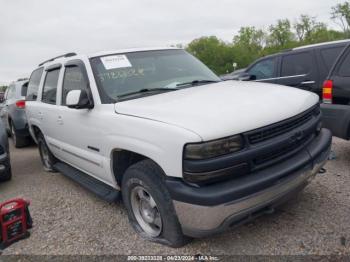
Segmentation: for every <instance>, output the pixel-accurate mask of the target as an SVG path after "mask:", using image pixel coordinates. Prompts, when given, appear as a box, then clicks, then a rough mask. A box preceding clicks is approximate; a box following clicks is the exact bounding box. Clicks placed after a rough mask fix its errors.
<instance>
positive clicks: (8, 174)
mask: <svg viewBox="0 0 350 262" xmlns="http://www.w3.org/2000/svg"><path fill="white" fill-rule="evenodd" d="M11 178H12V171H11V166H8V167H7V168H6V172H5V173H4V174H2V175H0V182H6V181H10V180H11Z"/></svg>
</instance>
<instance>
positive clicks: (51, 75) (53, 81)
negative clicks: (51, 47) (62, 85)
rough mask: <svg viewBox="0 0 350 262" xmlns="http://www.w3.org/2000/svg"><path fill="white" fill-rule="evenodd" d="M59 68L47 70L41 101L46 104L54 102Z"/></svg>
mask: <svg viewBox="0 0 350 262" xmlns="http://www.w3.org/2000/svg"><path fill="white" fill-rule="evenodd" d="M59 73H60V69H54V70H51V71H48V72H47V74H46V77H45V82H44V87H43V95H42V99H41V101H42V102H44V103H48V104H56V93H57V83H58V76H59Z"/></svg>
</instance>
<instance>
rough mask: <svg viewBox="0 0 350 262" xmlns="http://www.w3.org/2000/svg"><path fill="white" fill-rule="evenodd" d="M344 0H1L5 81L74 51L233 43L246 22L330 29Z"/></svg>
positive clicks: (1, 77) (0, 78)
mask: <svg viewBox="0 0 350 262" xmlns="http://www.w3.org/2000/svg"><path fill="white" fill-rule="evenodd" d="M339 2H340V0H283V1H282V0H281V1H278V0H264V1H261V0H244V1H242V0H240V1H237V0H99V1H97V0H69V1H68V0H0V85H1V84H6V83H8V82H11V81H13V80H16V79H17V78H20V77H29V76H30V73H31V71H32V70H34V69H35V68H36V66H37V65H38V64H39V63H40V62H42V61H43V60H47V59H49V58H52V57H54V56H57V55H60V54H64V53H67V52H76V53H91V52H97V51H102V50H116V49H119V48H133V47H148V46H153V47H154V46H156V47H160V46H169V45H173V44H178V43H181V44H188V43H189V42H191V41H192V40H193V39H195V38H199V37H201V36H210V35H215V36H217V37H219V38H221V39H223V40H225V41H231V40H232V38H233V36H234V34H236V33H237V32H238V30H239V28H240V27H241V26H256V27H258V28H265V29H266V28H268V26H269V25H270V24H273V23H275V22H276V21H277V19H280V18H289V19H291V21H295V20H296V19H297V18H298V17H299V15H300V14H308V15H311V16H315V17H317V19H318V20H319V21H322V22H325V23H327V24H328V25H329V26H330V27H335V28H336V25H335V24H333V23H332V22H331V21H330V10H331V7H332V6H334V5H335V4H337V3H339Z"/></svg>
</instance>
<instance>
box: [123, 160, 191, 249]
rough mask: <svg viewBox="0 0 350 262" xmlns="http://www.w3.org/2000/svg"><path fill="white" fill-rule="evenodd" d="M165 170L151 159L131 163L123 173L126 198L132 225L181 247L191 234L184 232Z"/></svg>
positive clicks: (148, 235)
mask: <svg viewBox="0 0 350 262" xmlns="http://www.w3.org/2000/svg"><path fill="white" fill-rule="evenodd" d="M163 176H164V174H163V171H162V170H161V168H160V167H159V166H158V165H156V164H155V163H154V162H153V161H151V160H143V161H140V162H138V163H136V164H134V165H132V166H131V167H129V168H128V169H127V170H126V172H125V174H124V177H123V181H122V194H123V201H124V204H125V206H126V208H127V210H128V217H129V221H130V223H131V225H132V226H133V228H134V229H135V231H136V232H137V233H139V234H140V235H141V236H142V237H144V238H146V239H148V240H150V241H153V242H158V243H161V244H165V245H168V246H171V247H181V246H183V245H185V244H186V243H188V241H189V240H190V238H188V237H186V236H184V235H183V233H182V229H181V225H180V223H179V221H178V219H177V215H176V212H175V209H174V206H173V203H172V199H171V197H170V194H169V192H168V190H167V188H166V186H165V183H164V181H163Z"/></svg>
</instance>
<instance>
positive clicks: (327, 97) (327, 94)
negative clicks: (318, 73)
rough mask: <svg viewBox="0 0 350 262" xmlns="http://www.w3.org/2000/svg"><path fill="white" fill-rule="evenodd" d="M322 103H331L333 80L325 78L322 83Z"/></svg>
mask: <svg viewBox="0 0 350 262" xmlns="http://www.w3.org/2000/svg"><path fill="white" fill-rule="evenodd" d="M322 98H323V103H325V104H332V100H333V81H332V80H326V81H324V83H323V97H322Z"/></svg>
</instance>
